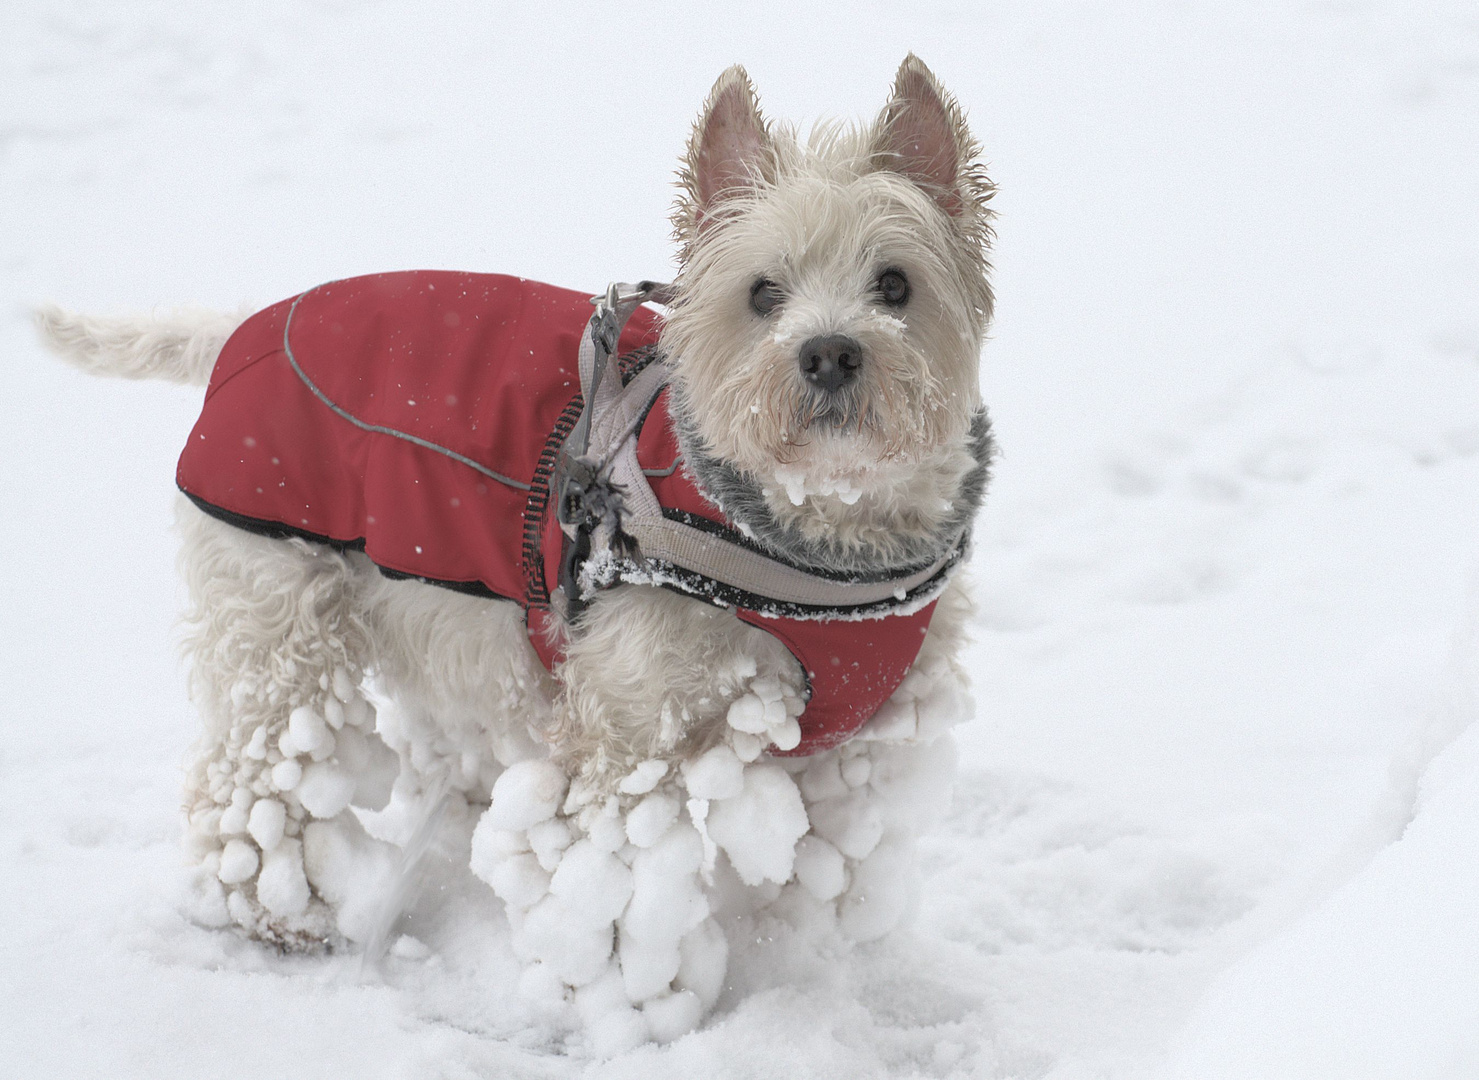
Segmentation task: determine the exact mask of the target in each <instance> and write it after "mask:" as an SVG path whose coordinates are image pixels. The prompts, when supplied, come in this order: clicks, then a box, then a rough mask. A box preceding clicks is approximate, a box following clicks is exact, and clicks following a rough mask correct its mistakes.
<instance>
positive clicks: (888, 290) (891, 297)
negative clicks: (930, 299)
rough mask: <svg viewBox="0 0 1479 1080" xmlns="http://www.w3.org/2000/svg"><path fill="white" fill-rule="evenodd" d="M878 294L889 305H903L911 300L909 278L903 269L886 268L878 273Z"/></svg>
mask: <svg viewBox="0 0 1479 1080" xmlns="http://www.w3.org/2000/svg"><path fill="white" fill-rule="evenodd" d="M878 295H879V296H881V297H883V302H884V303H885V304H887V305H888V306H889V307H903V306H904V304H905V303H907V302H908V300H909V279H908V278H906V277H905V276H904V272H903V271H902V270H885V271H884V272H883V273H881V274H879V275H878Z"/></svg>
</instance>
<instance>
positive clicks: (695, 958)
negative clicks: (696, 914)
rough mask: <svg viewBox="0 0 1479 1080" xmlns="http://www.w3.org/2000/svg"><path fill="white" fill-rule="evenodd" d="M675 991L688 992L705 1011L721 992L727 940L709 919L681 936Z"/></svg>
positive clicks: (727, 953)
mask: <svg viewBox="0 0 1479 1080" xmlns="http://www.w3.org/2000/svg"><path fill="white" fill-rule="evenodd" d="M678 956H679V963H678V978H677V979H676V980H675V984H676V985H677V986H678V988H679V989H682V990H691V991H693V992H694V993H695V994H696V995H698V998H699V1000H700V1001H702V1002H703V1006H704V1008H706V1009H712V1008H713V1007H714V1002H716V1001H718V1000H719V994H720V992H721V991H722V990H723V989H724V973H725V971H726V969H727V968H728V967H729V941H728V939H727V938H725V936H724V931H723V930H722V929H720V927H719V924H718V923H717V922H715V921H714V920H713V919H711V918H710V919H705V920H704V921H703V922H701V923H699V924H698V925H697V926H695V927H694V928H693V929H692V930H690V931H689V932H688V933H687V934H685V935H684V936H683V940H682V941H681V942H680V943H679V945H678Z"/></svg>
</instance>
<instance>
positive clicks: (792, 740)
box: [770, 716, 801, 750]
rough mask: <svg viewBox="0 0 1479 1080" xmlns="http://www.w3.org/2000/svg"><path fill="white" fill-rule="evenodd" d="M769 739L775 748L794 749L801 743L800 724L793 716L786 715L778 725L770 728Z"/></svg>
mask: <svg viewBox="0 0 1479 1080" xmlns="http://www.w3.org/2000/svg"><path fill="white" fill-rule="evenodd" d="M770 741H771V742H773V743H775V747H776V749H777V750H794V749H796V747H798V746H800V745H801V724H800V722H799V721H797V720H796V719H795V718H794V717H789V716H788V717H786V718H785V719H784V720H782V721H781V722H780V724H779V725H777V726H776V727H773V728H771V729H770Z"/></svg>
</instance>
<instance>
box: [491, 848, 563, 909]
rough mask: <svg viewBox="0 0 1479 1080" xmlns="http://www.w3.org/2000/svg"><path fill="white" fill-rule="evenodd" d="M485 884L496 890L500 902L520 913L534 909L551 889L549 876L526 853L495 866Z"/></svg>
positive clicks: (534, 859)
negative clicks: (522, 910)
mask: <svg viewBox="0 0 1479 1080" xmlns="http://www.w3.org/2000/svg"><path fill="white" fill-rule="evenodd" d="M480 876H481V875H480ZM484 880H486V881H487V882H488V884H489V885H491V886H492V887H493V892H494V893H496V894H497V896H498V899H500V900H502V901H503V902H504V903H505V904H507V905H508V906H509V907H513V908H520V909H523V908H527V907H533V906H534V905H535V904H537V903H539V901H540V900H543V899H544V897H545V894H546V893H548V892H549V885H550V876H549V872H548V871H546V870H545V869H544V867H542V866H540V865H539V860H538V859H537V858H536V857H535V856H534V855H533V854H531V853H530V852H527V851H526V852H524V853H523V854H522V855H514V856H512V857H511V858H507V859H504V860H503V861H502V862H499V863H497V864H496V865H494V866H493V868H492V869H491V871H490V872H489V873H488V875H487V876H486V878H484Z"/></svg>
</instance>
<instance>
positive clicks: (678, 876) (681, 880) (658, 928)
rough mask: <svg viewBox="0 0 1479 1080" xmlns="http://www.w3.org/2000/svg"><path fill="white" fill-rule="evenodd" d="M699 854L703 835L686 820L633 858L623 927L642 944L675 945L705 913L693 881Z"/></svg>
mask: <svg viewBox="0 0 1479 1080" xmlns="http://www.w3.org/2000/svg"><path fill="white" fill-rule="evenodd" d="M703 858H704V843H703V838H702V837H700V836H699V834H698V830H697V829H695V828H694V827H693V826H692V825H689V824H686V823H680V824H677V825H674V826H673V827H672V828H670V829H669V830H668V831H667V832H666V833H664V834H663V837H662V839H661V840H659V841H658V842H657V843H656V844H654V845H653V846H652V847H650V848H646V849H643V850H639V851H638V852H637V854H636V857H635V858H634V859H633V860H632V899H631V902H630V903H629V904H628V905H627V910H626V913H625V914H624V915H623V916H622V917H621V926H622V929H623V930H625V931H626V932H627V933H628V934H629V935H630V936H631V937H632V938H634V939H636V940H638V941H640V942H643V943H644V944H645V943H651V944H654V945H662V944H665V943H667V944H677V942H678V940H679V939H680V938H682V936H683V935H684V934H686V933H687V932H688V931H689V930H691V929H692V928H693V927H694V926H697V925H698V924H699V923H700V922H702V921H703V919H704V917H705V916H706V915H708V913H709V902H708V898H707V897H706V896H705V895H704V892H703V889H702V888H700V886H699V880H698V869H699V867H700V866H701V865H702V864H703Z"/></svg>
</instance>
